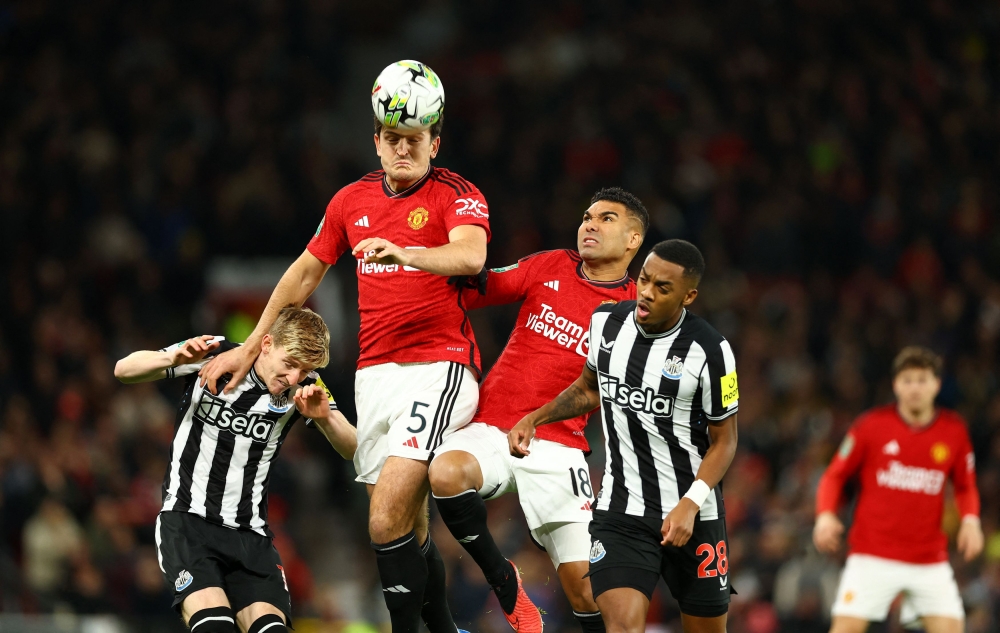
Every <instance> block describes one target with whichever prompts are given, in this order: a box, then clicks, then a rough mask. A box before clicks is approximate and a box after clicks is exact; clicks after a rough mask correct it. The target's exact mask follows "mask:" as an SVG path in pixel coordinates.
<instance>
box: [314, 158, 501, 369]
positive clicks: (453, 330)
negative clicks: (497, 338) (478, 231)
mask: <svg viewBox="0 0 1000 633" xmlns="http://www.w3.org/2000/svg"><path fill="white" fill-rule="evenodd" d="M489 217H490V216H489V211H488V209H487V207H486V199H485V198H483V194H481V193H480V192H479V189H477V188H476V187H475V185H473V184H472V183H470V182H469V181H467V180H465V179H464V178H462V177H461V176H459V175H457V174H454V173H452V172H450V171H448V170H447V169H440V168H436V167H431V168H430V170H429V171H428V172H427V175H426V176H424V177H423V178H422V179H421V180H420V181H419V182H417V183H416V184H414V185H413V186H412V187H410V188H409V189H407V190H406V191H403V192H400V193H394V192H393V191H392V190H391V189H389V186H388V185H387V184H386V183H385V172H384V171H381V170H379V171H375V172H372V173H370V174H368V175H367V176H365V177H363V178H362V179H361V180H358V181H357V182H354V183H352V184H350V185H347V186H346V187H344V188H343V189H341V190H340V191H338V192H337V195H335V196H334V197H333V199H332V200H331V201H330V204H328V205H327V207H326V215H325V216H324V217H323V220H322V221H321V222H320V224H319V227H318V228H317V229H316V235H315V236H314V237H313V239H312V240H311V241H310V242H309V246H308V248H309V252H310V253H312V254H313V255H315V256H316V257H317V258H318V259H320V260H321V261H323V262H326V263H327V264H333V263H334V262H336V261H337V258H338V257H340V255H341V254H343V253H344V252H346V251H349V250H351V249H352V248H353V247H354V246H355V245H356V244H357V243H358V242H360V241H361V240H363V239H365V238H369V237H381V238H383V239H386V240H389V241H390V242H392V243H393V244H395V245H396V246H400V247H403V248H434V247H436V246H443V245H445V244H447V243H448V241H449V240H448V232H449V231H451V230H452V229H453V228H455V227H456V226H460V225H463V224H472V225H475V226H481V227H483V229H485V230H486V236H487V239H489V235H490V226H489ZM356 270H357V274H358V311H359V312H360V313H361V330H360V331H359V332H358V342H359V343H360V346H361V353H360V355H359V357H358V369H361V368H362V367H368V366H369V365H380V364H383V363H418V362H436V361H454V362H457V363H462V364H464V365H471V366H472V367H474V368H475V369H476V371H477V372H478V371H479V370H478V368H479V349H478V348H477V347H476V339H475V336H474V335H473V333H472V326H471V325H470V324H469V320H468V318H467V316H466V313H465V311H466V308H465V306H464V304H463V302H462V296H461V294H460V292H459V290H458V289H457V288H456V287H455V286H454V285H451V284H449V283H448V278H447V277H443V276H441V275H433V274H431V273H427V272H423V271H421V270H417V269H416V268H411V267H409V266H399V265H395V264H390V265H383V264H366V263H365V261H364V257H363V256H362V254H361V253H359V254H358V255H357V266H356Z"/></svg>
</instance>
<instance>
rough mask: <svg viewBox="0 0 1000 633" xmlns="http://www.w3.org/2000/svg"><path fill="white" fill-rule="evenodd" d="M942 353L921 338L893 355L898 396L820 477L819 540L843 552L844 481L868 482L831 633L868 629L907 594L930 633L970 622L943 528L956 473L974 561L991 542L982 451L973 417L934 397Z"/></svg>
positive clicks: (869, 417) (861, 425)
mask: <svg viewBox="0 0 1000 633" xmlns="http://www.w3.org/2000/svg"><path fill="white" fill-rule="evenodd" d="M941 364H942V363H941V358H940V357H939V356H937V355H936V354H934V352H932V351H930V350H928V349H924V348H921V347H907V348H905V349H903V350H902V351H901V352H900V353H899V355H898V356H897V357H896V359H895V361H894V362H893V367H892V370H893V381H892V389H893V392H894V393H895V394H896V403H895V404H891V405H886V406H883V407H876V408H874V409H871V410H870V411H867V412H866V413H864V414H863V415H861V417H859V418H858V419H857V421H855V423H854V425H853V426H852V427H851V429H850V431H848V433H847V436H846V437H845V438H844V441H843V443H842V444H841V445H840V450H839V451H838V452H837V454H836V455H835V456H834V458H833V461H832V462H831V463H830V466H829V467H828V468H827V470H826V472H825V473H824V474H823V477H822V479H820V483H819V490H818V491H817V493H816V527H815V529H814V530H813V541H814V542H815V544H816V547H817V549H819V550H820V551H821V552H826V553H835V552H836V551H837V550H838V548H839V546H840V537H841V535H842V534H843V532H844V525H843V524H842V523H841V522H840V519H839V518H837V514H836V513H837V510H838V508H839V507H840V503H841V496H842V491H843V488H844V484H845V483H846V482H847V481H848V480H849V479H852V478H854V477H857V479H858V483H859V488H860V492H859V496H858V503H857V509H856V510H855V512H854V525H853V526H852V527H851V532H850V536H849V539H848V542H849V545H850V548H849V553H848V557H847V565H846V567H845V569H844V574H843V576H842V578H841V581H840V587H839V588H838V589H837V600H836V603H835V604H834V606H833V625H832V627H831V629H830V630H831V633H862V632H863V631H865V630H866V629H867V628H868V624H869V622H871V621H881V620H884V619H885V618H886V616H887V615H888V613H889V607H890V605H891V603H892V601H893V600H894V599H895V598H896V596H897V595H898V594H900V593H903V594H904V595H905V600H904V602H903V609H902V613H901V618H900V619H901V620H902V622H903V623H904V624H911V623H913V622H915V621H916V620H918V619H921V620H923V626H924V628H925V629H926V631H927V633H958V632H959V631H961V630H962V628H963V625H964V621H965V611H964V609H963V606H962V599H961V597H960V596H959V593H958V585H957V584H956V583H955V576H954V573H953V572H952V569H951V566H950V565H949V564H948V539H947V537H946V536H945V535H944V533H943V532H942V531H941V515H942V513H943V510H944V484H945V480H947V479H949V478H950V479H951V481H952V484H953V486H954V489H955V500H956V502H957V503H958V509H959V512H960V513H961V516H962V525H961V528H960V529H959V532H958V550H959V552H960V553H961V554H962V555H963V557H964V558H965V560H967V561H969V560H972V559H973V558H975V557H976V556H978V555H979V553H980V552H981V551H982V549H983V531H982V528H981V527H980V525H979V491H978V490H977V488H976V469H975V457H974V455H973V452H972V444H971V442H970V441H969V433H968V430H967V429H966V424H965V421H964V420H962V418H961V417H959V415H958V414H957V413H955V412H954V411H951V410H948V409H943V408H940V407H935V406H934V399H935V398H936V397H937V394H938V392H939V391H940V389H941V379H940V375H941Z"/></svg>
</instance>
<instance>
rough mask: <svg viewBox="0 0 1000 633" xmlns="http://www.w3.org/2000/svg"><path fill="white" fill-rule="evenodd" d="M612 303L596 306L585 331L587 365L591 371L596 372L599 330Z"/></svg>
mask: <svg viewBox="0 0 1000 633" xmlns="http://www.w3.org/2000/svg"><path fill="white" fill-rule="evenodd" d="M613 305H614V304H610V303H608V304H602V305H599V306H597V309H595V310H594V314H593V315H591V317H590V330H589V331H588V332H587V338H588V346H589V347H588V349H587V367H589V368H590V370H591V371H593V372H595V373H596V372H597V352H598V348H599V347H600V345H601V332H603V331H604V324H605V323H606V322H607V320H608V317H609V316H611V308H612V306H613Z"/></svg>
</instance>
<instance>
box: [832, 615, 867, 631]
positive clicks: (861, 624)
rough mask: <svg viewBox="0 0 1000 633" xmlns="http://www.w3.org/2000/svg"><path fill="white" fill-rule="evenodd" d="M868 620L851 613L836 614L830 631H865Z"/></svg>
mask: <svg viewBox="0 0 1000 633" xmlns="http://www.w3.org/2000/svg"><path fill="white" fill-rule="evenodd" d="M868 624H869V622H868V620H865V619H862V618H855V617H852V616H849V615H835V616H833V621H832V622H831V623H830V633H865V631H867V630H868Z"/></svg>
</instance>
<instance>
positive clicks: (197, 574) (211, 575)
mask: <svg viewBox="0 0 1000 633" xmlns="http://www.w3.org/2000/svg"><path fill="white" fill-rule="evenodd" d="M156 554H157V556H158V557H159V560H160V569H161V570H163V574H164V575H165V576H166V577H167V582H168V583H170V586H171V587H173V590H174V604H173V606H174V608H175V609H177V611H178V612H180V608H181V603H182V602H184V599H185V598H187V597H188V596H190V595H191V594H192V593H194V592H195V591H198V590H200V589H206V588H208V587H220V588H222V590H223V591H225V592H226V596H228V597H229V604H230V606H232V609H233V613H239V612H240V611H241V610H243V609H244V608H246V607H248V606H250V605H251V604H253V603H254V602H267V603H268V604H272V605H274V606H275V607H277V608H278V609H280V610H281V612H282V613H284V614H285V621H286V622H287V623H288V625H289V628H291V622H292V599H291V596H290V595H289V594H288V584H287V583H286V582H285V571H284V569H283V568H282V566H281V557H279V556H278V550H276V549H275V548H274V544H272V543H271V539H270V538H268V537H266V536H262V535H260V534H257V533H256V532H251V531H249V530H233V529H231V528H227V527H223V526H221V525H215V524H214V523H209V522H208V521H206V520H205V519H203V518H201V517H200V516H197V515H195V514H191V513H188V512H161V513H160V516H159V517H158V518H157V520H156Z"/></svg>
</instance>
